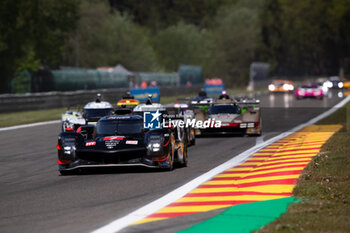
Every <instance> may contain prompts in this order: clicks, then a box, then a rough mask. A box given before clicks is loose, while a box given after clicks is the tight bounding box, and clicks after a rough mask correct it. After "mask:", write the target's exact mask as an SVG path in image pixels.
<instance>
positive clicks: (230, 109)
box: [209, 105, 240, 115]
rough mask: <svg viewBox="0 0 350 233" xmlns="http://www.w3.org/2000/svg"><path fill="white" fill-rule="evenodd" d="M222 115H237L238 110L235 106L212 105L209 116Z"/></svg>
mask: <svg viewBox="0 0 350 233" xmlns="http://www.w3.org/2000/svg"><path fill="white" fill-rule="evenodd" d="M224 113H228V114H239V113H240V108H239V106H237V105H213V106H211V107H210V109H209V114H210V115H215V114H224Z"/></svg>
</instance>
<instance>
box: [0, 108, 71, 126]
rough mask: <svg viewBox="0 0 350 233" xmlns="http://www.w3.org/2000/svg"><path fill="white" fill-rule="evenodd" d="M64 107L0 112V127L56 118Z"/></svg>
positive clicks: (59, 116) (58, 117)
mask: <svg viewBox="0 0 350 233" xmlns="http://www.w3.org/2000/svg"><path fill="white" fill-rule="evenodd" d="M65 110H66V108H55V109H48V110H36V111H25V112H14V113H1V114H0V127H6V126H13V125H22V124H29V123H35V122H41V121H51V120H58V119H60V118H61V114H62V113H63V112H64V111H65Z"/></svg>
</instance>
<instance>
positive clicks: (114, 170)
mask: <svg viewBox="0 0 350 233" xmlns="http://www.w3.org/2000/svg"><path fill="white" fill-rule="evenodd" d="M178 168H182V166H181V165H180V164H177V163H176V164H174V170H175V169H178ZM162 172H171V171H169V170H166V169H161V168H147V167H141V166H140V167H91V168H78V169H76V170H72V171H66V172H65V174H64V175H60V176H82V175H84V176H85V175H106V174H126V173H162Z"/></svg>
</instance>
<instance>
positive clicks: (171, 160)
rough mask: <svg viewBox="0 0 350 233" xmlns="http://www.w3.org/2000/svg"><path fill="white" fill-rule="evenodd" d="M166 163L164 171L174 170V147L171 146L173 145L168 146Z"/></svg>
mask: <svg viewBox="0 0 350 233" xmlns="http://www.w3.org/2000/svg"><path fill="white" fill-rule="evenodd" d="M168 163H169V167H167V168H166V170H167V171H172V170H173V169H174V146H173V144H170V149H169V156H168Z"/></svg>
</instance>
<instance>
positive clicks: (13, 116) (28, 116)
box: [0, 89, 251, 127]
mask: <svg viewBox="0 0 350 233" xmlns="http://www.w3.org/2000/svg"><path fill="white" fill-rule="evenodd" d="M228 93H229V94H230V95H238V94H247V93H251V92H247V91H244V90H242V89H230V90H228ZM195 95H197V93H193V94H192V95H178V96H169V97H168V96H163V97H162V98H161V101H160V102H161V103H162V104H168V103H173V102H175V101H176V100H178V99H179V98H180V99H181V98H186V97H192V96H195ZM112 104H113V105H115V103H112ZM64 111H66V108H55V109H49V110H37V111H24V112H15V113H1V114H0V127H7V126H13V125H22V124H29V123H35V122H42V121H51V120H58V119H60V118H61V114H62V113H63V112H64Z"/></svg>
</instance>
